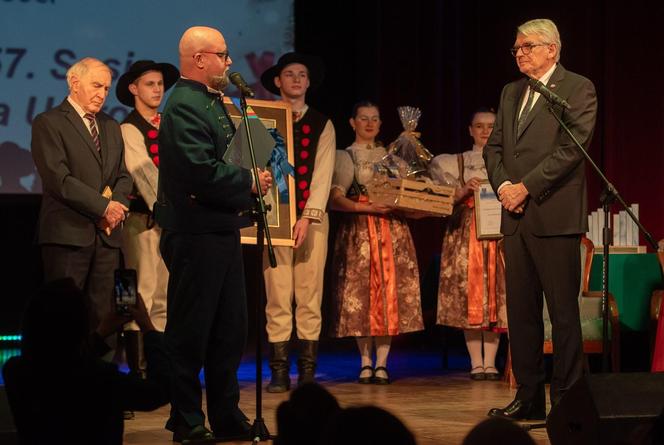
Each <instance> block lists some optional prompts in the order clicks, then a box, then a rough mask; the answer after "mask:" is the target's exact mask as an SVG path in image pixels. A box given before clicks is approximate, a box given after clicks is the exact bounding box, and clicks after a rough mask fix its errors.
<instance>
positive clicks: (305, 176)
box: [293, 107, 328, 217]
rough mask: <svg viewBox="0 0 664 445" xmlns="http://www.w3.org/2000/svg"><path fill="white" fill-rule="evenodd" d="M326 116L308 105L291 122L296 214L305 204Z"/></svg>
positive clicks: (300, 211) (298, 213) (299, 212)
mask: <svg viewBox="0 0 664 445" xmlns="http://www.w3.org/2000/svg"><path fill="white" fill-rule="evenodd" d="M327 120H328V119H327V116H325V115H324V114H322V113H319V112H318V111H316V110H314V109H313V108H311V107H309V109H308V110H307V112H306V113H305V114H304V116H303V117H302V119H300V120H299V121H298V122H295V123H294V124H293V142H294V143H293V147H294V149H295V202H296V205H297V216H298V217H299V216H300V215H301V214H302V210H304V208H305V207H306V205H307V199H308V198H309V193H310V192H309V188H310V187H311V176H312V174H313V171H314V164H315V162H316V149H317V148H318V140H319V139H320V135H321V133H322V132H323V129H324V128H325V124H326V123H327Z"/></svg>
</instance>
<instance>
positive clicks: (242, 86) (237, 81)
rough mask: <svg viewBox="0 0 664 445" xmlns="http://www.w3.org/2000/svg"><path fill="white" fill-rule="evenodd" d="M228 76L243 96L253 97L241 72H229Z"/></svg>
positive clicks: (252, 92)
mask: <svg viewBox="0 0 664 445" xmlns="http://www.w3.org/2000/svg"><path fill="white" fill-rule="evenodd" d="M228 78H229V79H230V80H231V83H232V84H233V85H235V86H236V87H237V89H238V90H240V93H242V95H243V96H245V97H254V91H253V90H252V89H251V88H250V87H249V85H247V82H245V81H244V79H243V78H242V74H240V73H238V72H235V73H231V74H230V75H229V76H228Z"/></svg>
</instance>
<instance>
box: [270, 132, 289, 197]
mask: <svg viewBox="0 0 664 445" xmlns="http://www.w3.org/2000/svg"><path fill="white" fill-rule="evenodd" d="M267 131H268V133H270V135H271V136H272V137H273V138H274V141H275V143H276V145H275V146H274V148H273V149H272V154H271V156H270V165H271V166H272V176H274V181H275V182H276V183H277V188H278V189H279V197H280V199H281V202H288V184H287V183H286V180H287V178H288V175H291V176H293V177H295V168H294V167H293V166H292V165H290V163H289V162H288V155H287V154H286V144H285V143H284V138H283V137H281V135H280V134H279V131H277V129H276V128H268V130H267Z"/></svg>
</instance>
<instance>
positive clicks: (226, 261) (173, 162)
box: [154, 27, 272, 443]
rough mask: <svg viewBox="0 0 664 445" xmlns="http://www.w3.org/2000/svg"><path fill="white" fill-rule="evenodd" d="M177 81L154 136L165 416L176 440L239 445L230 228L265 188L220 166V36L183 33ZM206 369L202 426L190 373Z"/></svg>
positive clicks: (234, 260) (238, 300) (237, 331)
mask: <svg viewBox="0 0 664 445" xmlns="http://www.w3.org/2000/svg"><path fill="white" fill-rule="evenodd" d="M179 54H180V72H181V73H182V77H181V78H180V79H179V80H178V82H177V83H176V84H175V86H174V87H173V91H172V93H171V95H170V97H169V99H168V101H167V103H166V106H165V108H164V112H163V114H162V118H161V125H160V131H159V155H160V156H159V157H160V161H159V186H158V193H157V202H156V203H155V205H154V214H155V220H156V221H157V223H158V224H159V226H160V227H161V228H162V235H161V241H160V250H161V253H162V256H163V258H164V262H165V263H166V267H167V268H168V271H169V274H170V277H169V281H168V305H167V323H166V331H165V343H166V349H167V352H168V354H169V355H170V359H171V363H172V372H171V416H170V419H169V421H168V423H167V424H166V428H167V429H169V430H171V431H173V440H174V441H176V442H183V441H185V442H188V443H195V442H205V441H214V440H243V439H248V438H249V433H250V428H251V426H250V425H249V423H248V422H247V418H246V416H245V415H244V414H243V413H242V411H241V410H240V408H239V406H238V403H239V399H240V391H239V385H238V381H237V370H238V367H239V365H240V359H241V357H242V353H243V352H244V346H245V343H246V337H247V305H246V290H245V282H244V269H243V262H242V248H241V245H240V233H239V229H240V228H241V227H244V226H248V225H250V221H249V219H248V218H247V217H240V216H238V214H239V213H240V212H241V211H242V210H246V209H249V208H251V207H252V205H253V202H254V200H253V198H252V194H255V193H257V192H258V191H260V192H261V193H263V194H264V193H265V192H266V190H267V188H268V187H269V186H270V185H271V183H272V178H271V176H270V174H269V173H268V172H260V173H259V178H258V179H259V183H260V190H257V187H256V184H255V181H254V180H253V179H252V174H251V172H250V171H249V170H247V169H244V168H241V167H238V166H235V165H230V164H226V163H225V162H224V161H223V155H224V153H225V152H226V149H227V148H228V145H229V143H230V141H231V139H232V137H233V135H234V134H235V127H234V125H233V122H232V121H231V119H230V116H229V115H228V112H227V110H226V107H225V106H224V103H223V100H222V95H223V94H222V90H223V89H224V88H226V87H227V86H228V84H229V80H228V69H229V67H230V65H231V64H232V63H233V61H232V60H231V58H230V56H229V55H228V48H227V47H226V41H225V39H224V37H223V35H222V34H221V33H220V32H219V31H218V30H216V29H213V28H207V27H193V28H189V29H188V30H187V31H185V33H184V34H183V35H182V38H181V40H180V46H179ZM203 366H204V367H205V387H206V395H207V414H208V421H209V424H210V427H211V429H212V431H210V430H209V429H208V428H207V427H206V426H205V415H204V414H203V410H202V390H201V385H200V381H199V379H198V375H199V373H200V370H201V368H202V367H203Z"/></svg>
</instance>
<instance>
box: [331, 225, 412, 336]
mask: <svg viewBox="0 0 664 445" xmlns="http://www.w3.org/2000/svg"><path fill="white" fill-rule="evenodd" d="M381 218H383V219H387V221H388V222H389V227H390V234H391V238H392V257H393V260H394V267H395V276H396V300H397V301H396V302H394V301H391V302H390V303H391V304H394V303H396V305H397V308H398V310H397V313H398V321H397V326H398V329H397V331H396V332H394V331H393V332H389V331H388V329H387V325H385V326H382V327H381V332H376V331H375V330H374V332H372V329H371V321H370V314H371V299H370V293H371V291H370V289H371V283H370V281H371V280H370V267H371V243H370V239H369V229H368V222H369V220H370V218H369V217H368V216H367V215H365V214H344V215H343V219H342V221H341V224H340V226H339V231H338V233H337V239H336V242H335V246H334V269H333V270H334V271H335V275H334V284H333V297H334V298H335V309H336V314H335V322H334V325H333V327H332V335H333V336H334V337H349V336H351V337H366V336H380V335H395V334H400V333H405V332H412V331H418V330H422V329H424V323H423V321H422V305H421V302H420V280H419V272H418V267H417V258H416V256H415V246H414V244H413V239H412V237H411V235H410V230H409V229H408V225H407V224H406V222H405V221H404V220H402V219H399V218H396V217H383V216H377V215H374V216H373V218H372V219H373V220H374V221H375V222H378V220H379V219H381ZM376 226H377V230H379V231H380V224H376ZM379 233H380V232H379ZM383 297H384V298H385V293H383ZM382 306H383V307H387V302H386V301H384V302H383V304H382Z"/></svg>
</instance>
